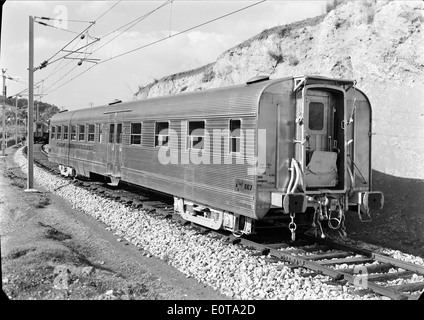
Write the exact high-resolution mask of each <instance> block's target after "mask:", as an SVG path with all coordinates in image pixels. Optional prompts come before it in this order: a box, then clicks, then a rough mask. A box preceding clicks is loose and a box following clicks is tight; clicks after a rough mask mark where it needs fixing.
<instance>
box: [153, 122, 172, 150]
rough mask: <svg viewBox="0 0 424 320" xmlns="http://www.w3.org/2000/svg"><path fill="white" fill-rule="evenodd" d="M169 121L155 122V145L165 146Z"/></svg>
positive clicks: (167, 138)
mask: <svg viewBox="0 0 424 320" xmlns="http://www.w3.org/2000/svg"><path fill="white" fill-rule="evenodd" d="M168 129H169V122H156V126H155V147H160V146H166V145H167V144H168V140H169V132H168Z"/></svg>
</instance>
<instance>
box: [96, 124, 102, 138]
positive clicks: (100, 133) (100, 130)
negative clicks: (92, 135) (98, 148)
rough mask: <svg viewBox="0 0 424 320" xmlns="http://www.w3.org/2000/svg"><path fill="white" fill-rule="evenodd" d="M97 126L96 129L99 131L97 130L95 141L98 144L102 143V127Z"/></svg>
mask: <svg viewBox="0 0 424 320" xmlns="http://www.w3.org/2000/svg"><path fill="white" fill-rule="evenodd" d="M97 126H98V128H99V130H98V133H99V138H98V139H97V141H98V142H99V143H102V125H101V124H100V123H99V124H97Z"/></svg>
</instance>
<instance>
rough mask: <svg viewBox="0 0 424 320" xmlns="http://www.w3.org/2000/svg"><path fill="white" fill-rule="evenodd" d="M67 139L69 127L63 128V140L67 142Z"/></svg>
mask: <svg viewBox="0 0 424 320" xmlns="http://www.w3.org/2000/svg"><path fill="white" fill-rule="evenodd" d="M68 138H69V127H68V126H63V140H68Z"/></svg>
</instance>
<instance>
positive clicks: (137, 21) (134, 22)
mask: <svg viewBox="0 0 424 320" xmlns="http://www.w3.org/2000/svg"><path fill="white" fill-rule="evenodd" d="M172 1H173V0H168V1H167V2H165V3H164V4H162V5H160V6H159V7H157V8H156V9H154V10H152V11H150V12H148V13H145V14H144V15H142V16H141V17H138V18H136V19H134V20H132V21H130V22H128V23H126V24H124V25H123V26H121V27H119V28H117V29H115V30H113V31H111V32H109V33H107V34H106V35H104V36H103V37H101V38H106V37H107V36H109V35H111V34H112V33H114V32H116V31H118V30H120V29H122V28H124V27H126V26H128V25H130V26H129V27H128V28H126V29H125V30H123V31H122V32H121V33H119V34H118V35H116V36H115V37H113V38H112V39H110V40H109V41H108V42H106V43H105V44H103V45H102V46H101V47H99V48H96V49H95V50H94V51H93V52H92V53H95V52H97V51H99V50H100V49H101V48H103V47H104V46H106V45H107V44H108V43H110V42H111V41H113V40H114V39H116V38H117V37H119V36H120V35H121V34H123V33H124V32H125V31H127V30H128V29H130V28H132V27H134V26H135V25H136V24H138V23H140V22H141V21H143V20H144V19H146V18H147V17H148V16H150V15H151V14H153V13H154V12H156V11H157V10H159V9H161V8H162V7H164V6H166V5H168V4H169V3H172Z"/></svg>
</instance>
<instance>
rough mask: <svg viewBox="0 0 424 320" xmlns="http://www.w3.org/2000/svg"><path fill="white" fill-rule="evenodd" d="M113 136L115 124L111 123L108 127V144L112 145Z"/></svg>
mask: <svg viewBox="0 0 424 320" xmlns="http://www.w3.org/2000/svg"><path fill="white" fill-rule="evenodd" d="M114 136H115V124H114V123H111V124H110V125H109V143H113V140H114V139H113V138H114Z"/></svg>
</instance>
